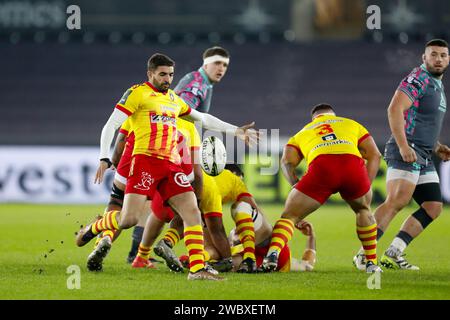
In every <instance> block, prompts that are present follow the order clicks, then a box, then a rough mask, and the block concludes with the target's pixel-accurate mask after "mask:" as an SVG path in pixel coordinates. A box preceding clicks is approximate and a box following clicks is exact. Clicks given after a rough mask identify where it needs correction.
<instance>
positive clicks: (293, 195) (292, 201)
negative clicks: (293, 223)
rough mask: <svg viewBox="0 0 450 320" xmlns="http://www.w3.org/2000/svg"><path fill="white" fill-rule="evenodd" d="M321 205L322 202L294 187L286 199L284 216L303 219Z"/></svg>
mask: <svg viewBox="0 0 450 320" xmlns="http://www.w3.org/2000/svg"><path fill="white" fill-rule="evenodd" d="M320 206H321V203H320V202H319V201H317V200H315V199H313V198H311V197H309V196H307V195H306V194H304V193H303V192H300V191H298V190H297V189H296V188H293V189H292V190H291V192H289V195H288V197H287V199H286V203H285V207H284V211H283V215H282V217H283V218H290V219H295V220H297V221H300V220H303V219H304V218H306V217H307V216H308V215H309V214H310V213H312V212H314V211H315V210H317V209H318V208H319V207H320Z"/></svg>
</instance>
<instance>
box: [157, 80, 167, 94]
mask: <svg viewBox="0 0 450 320" xmlns="http://www.w3.org/2000/svg"><path fill="white" fill-rule="evenodd" d="M155 82H156V83H155V87H156V88H157V89H158V90H159V91H161V92H166V91H167V90H169V88H170V82H161V83H159V82H157V81H155Z"/></svg>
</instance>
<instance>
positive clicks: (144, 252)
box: [137, 243, 152, 260]
mask: <svg viewBox="0 0 450 320" xmlns="http://www.w3.org/2000/svg"><path fill="white" fill-rule="evenodd" d="M151 250H152V248H151V247H147V246H144V245H142V243H141V244H139V249H138V253H137V255H138V257H141V258H142V259H145V260H148V259H149V258H150V251H151Z"/></svg>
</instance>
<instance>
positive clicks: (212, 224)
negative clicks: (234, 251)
mask: <svg viewBox="0 0 450 320" xmlns="http://www.w3.org/2000/svg"><path fill="white" fill-rule="evenodd" d="M205 224H206V227H207V229H208V231H209V235H210V237H211V242H212V244H213V245H214V247H215V248H216V250H217V252H218V254H219V255H220V258H221V261H220V264H219V265H220V266H221V267H222V268H221V270H217V271H219V272H227V271H230V270H231V267H232V261H231V248H230V244H229V242H228V238H227V235H226V233H225V228H224V226H223V220H222V217H205Z"/></svg>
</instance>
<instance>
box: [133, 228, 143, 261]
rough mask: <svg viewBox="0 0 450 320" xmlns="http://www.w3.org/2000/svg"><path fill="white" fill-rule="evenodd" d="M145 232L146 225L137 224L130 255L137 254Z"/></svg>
mask: <svg viewBox="0 0 450 320" xmlns="http://www.w3.org/2000/svg"><path fill="white" fill-rule="evenodd" d="M143 234H144V227H139V226H136V227H134V229H133V235H132V239H133V240H132V242H131V250H130V256H136V255H137V252H138V250H139V244H140V243H141V240H142V235H143Z"/></svg>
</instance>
